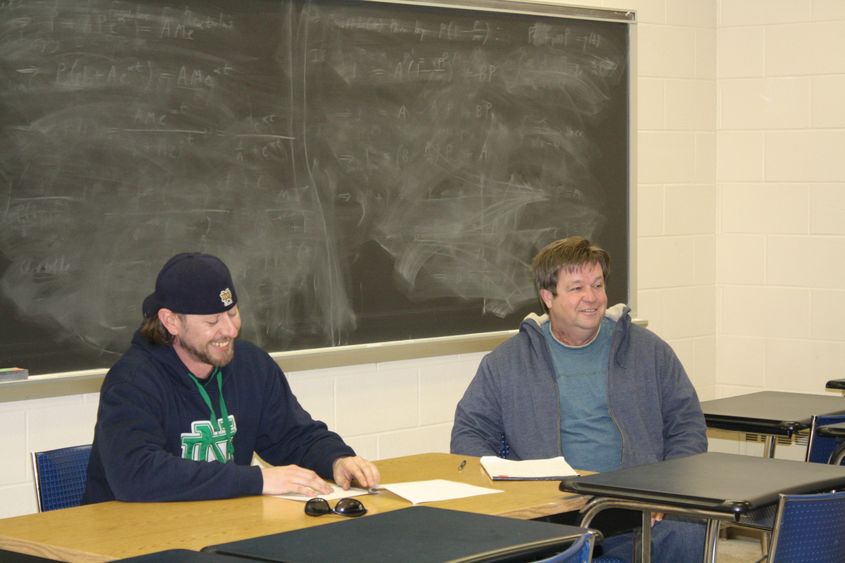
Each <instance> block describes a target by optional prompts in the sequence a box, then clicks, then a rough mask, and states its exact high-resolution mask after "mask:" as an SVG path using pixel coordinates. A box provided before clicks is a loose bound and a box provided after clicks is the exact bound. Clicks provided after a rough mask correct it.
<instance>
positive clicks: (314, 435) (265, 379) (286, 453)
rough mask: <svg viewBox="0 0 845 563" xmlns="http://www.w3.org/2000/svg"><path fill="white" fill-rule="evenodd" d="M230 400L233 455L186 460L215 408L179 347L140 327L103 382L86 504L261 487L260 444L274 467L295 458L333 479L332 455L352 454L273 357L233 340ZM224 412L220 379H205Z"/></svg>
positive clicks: (239, 492)
mask: <svg viewBox="0 0 845 563" xmlns="http://www.w3.org/2000/svg"><path fill="white" fill-rule="evenodd" d="M221 372H222V377H223V398H224V400H225V403H226V407H227V409H228V412H229V414H230V415H233V416H234V419H235V427H236V430H237V432H236V434H235V438H234V450H235V451H234V460H233V461H230V462H229V463H226V464H224V463H220V462H217V461H210V462H209V461H192V460H190V459H182V443H181V436H182V434H185V433H187V434H189V433H192V432H193V431H194V430H193V428H192V423H194V422H197V421H199V422H200V423H202V422H203V421H208V420H209V418H210V415H209V409H208V406H207V405H206V403H205V402H204V401H203V399H202V397H201V396H200V393H199V391H198V390H197V388H196V385H195V384H194V382H193V381H192V379H191V377H190V375H189V374H188V368H187V367H185V365H184V364H183V363H182V361H181V360H180V359H179V357H178V356H177V355H176V352H175V351H174V350H173V347H172V346H160V345H156V344H152V343H150V342H148V341H147V340H146V338H144V337H143V336H141V335H140V334H139V333H137V332H136V333H135V336H134V338H133V339H132V345H131V347H130V349H129V351H128V352H126V354H124V356H123V357H122V358H121V359H120V360H119V361H118V362H117V363H116V364H115V365H114V366H113V367H112V368H111V370H109V373H108V374H107V375H106V378H105V380H104V381H103V387H102V389H101V390H100V405H99V411H98V413H97V426H96V429H95V432H94V446H93V449H92V452H91V461H90V463H89V465H88V482H87V486H86V490H85V495H84V497H83V503H85V504H88V503H95V502H102V501H107V500H114V499H117V500H123V501H172V500H207V499H216V498H229V497H236V496H244V495H259V494H261V491H262V488H263V479H262V476H261V471H260V469H259V468H258V467H255V466H250V463H251V461H252V456H253V452H257V453H258V455H260V456H261V457H262V459H264V460H265V461H267V462H269V463H271V464H273V465H289V464H296V465H299V466H301V467H307V468H309V469H313V470H314V471H316V472H317V474H319V475H320V476H321V477H323V478H324V479H331V478H332V464H333V462H334V461H335V460H336V459H337V458H339V457H343V456H351V455H355V453H354V452H353V451H352V449H351V448H350V447H349V446H347V445H346V444H345V443H344V442H343V440H342V439H341V438H340V436H338V435H337V434H335V433H334V432H330V431H329V430H328V428H327V427H326V425H325V424H324V423H322V422H320V421H315V420H314V419H312V418H311V416H310V415H309V414H308V413H307V412H306V411H305V410H304V409H303V408H302V406H300V404H299V402H298V401H297V400H296V397H294V395H293V393H292V392H291V389H290V386H289V385H288V382H287V379H286V378H285V376H284V374H283V373H282V370H281V369H280V368H279V366H278V365H277V364H276V362H275V361H273V359H272V358H271V357H270V356H269V355H268V354H267V353H266V352H264V351H262V350H261V349H259V348H258V347H256V346H255V345H253V344H251V343H249V342H244V341H236V342H235V357H234V360H233V361H232V362H231V363H230V364H229V365H227V366H226V367H224V368H222V370H221ZM206 390H207V393H208V396H209V397H210V399H211V401H212V404H213V406H214V409H215V412H216V413H217V416H218V417H219V416H220V405H219V404H218V391H217V385H216V384H215V383H214V382H213V381H211V382H209V383H208V384H207V385H206Z"/></svg>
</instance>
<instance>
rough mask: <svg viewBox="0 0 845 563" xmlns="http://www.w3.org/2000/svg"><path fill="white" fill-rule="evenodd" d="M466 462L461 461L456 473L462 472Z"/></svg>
mask: <svg viewBox="0 0 845 563" xmlns="http://www.w3.org/2000/svg"><path fill="white" fill-rule="evenodd" d="M466 464H467V460H463V461H462V462H461V464H460V465H459V466H458V471H463V470H464V467H466Z"/></svg>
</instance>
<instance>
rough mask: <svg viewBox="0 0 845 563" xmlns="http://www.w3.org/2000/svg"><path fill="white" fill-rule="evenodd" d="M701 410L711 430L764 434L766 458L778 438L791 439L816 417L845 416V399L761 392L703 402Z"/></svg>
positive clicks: (770, 453) (780, 392)
mask: <svg viewBox="0 0 845 563" xmlns="http://www.w3.org/2000/svg"><path fill="white" fill-rule="evenodd" d="M701 410H702V411H703V412H704V420H705V421H706V422H707V426H708V427H710V428H719V429H722V430H733V431H736V432H754V433H758V434H765V435H766V447H765V451H764V453H763V455H764V456H765V457H774V452H775V445H776V443H777V442H776V437H777V436H787V437H791V436H792V435H793V434H795V433H796V432H798V431H799V430H804V429H806V428H809V427H810V424H811V423H812V420H813V417H814V416H816V415H820V414H835V413H842V412H845V398H842V397H830V396H825V395H812V394H809V393H786V392H782V391H760V392H758V393H749V394H748V395H738V396H736V397H727V398H724V399H714V400H712V401H703V402H702V403H701Z"/></svg>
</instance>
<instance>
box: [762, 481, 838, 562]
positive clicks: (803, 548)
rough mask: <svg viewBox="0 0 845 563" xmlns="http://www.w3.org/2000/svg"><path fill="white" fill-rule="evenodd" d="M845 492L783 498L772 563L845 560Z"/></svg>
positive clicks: (771, 550)
mask: <svg viewBox="0 0 845 563" xmlns="http://www.w3.org/2000/svg"><path fill="white" fill-rule="evenodd" d="M843 530H845V491H841V492H838V493H821V494H816V495H780V502H779V503H778V513H777V516H776V517H775V525H774V530H772V547H771V549H770V552H769V553H770V555H769V561H770V563H787V562H791V561H801V562H812V561H819V562H822V561H824V562H833V561H839V562H842V561H845V537H843V533H842V531H843Z"/></svg>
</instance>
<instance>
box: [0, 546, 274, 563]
mask: <svg viewBox="0 0 845 563" xmlns="http://www.w3.org/2000/svg"><path fill="white" fill-rule="evenodd" d="M0 561H5V560H3V559H0ZM251 561H259V560H258V559H250V558H244V557H232V556H229V555H221V554H219V553H206V552H204V551H191V550H190V549H168V550H167V551H159V552H156V553H148V554H146V555H139V556H137V557H129V558H127V559H118V560H117V561H115V562H114V563H250V562H251Z"/></svg>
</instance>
